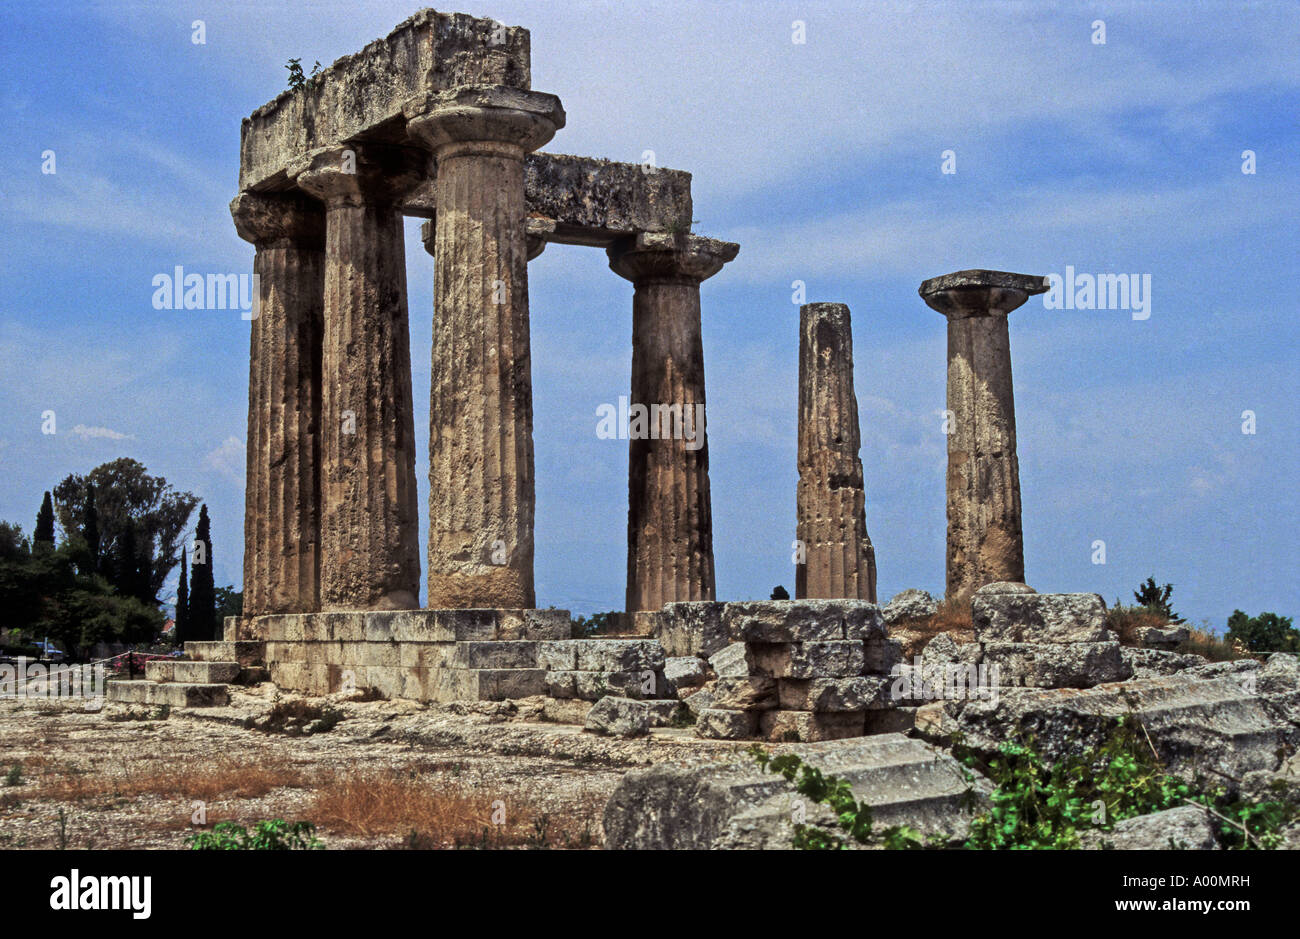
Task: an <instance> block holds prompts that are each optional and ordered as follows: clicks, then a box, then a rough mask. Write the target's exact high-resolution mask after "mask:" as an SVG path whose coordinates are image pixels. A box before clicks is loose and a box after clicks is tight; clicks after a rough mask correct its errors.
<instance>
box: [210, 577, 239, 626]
mask: <svg viewBox="0 0 1300 939" xmlns="http://www.w3.org/2000/svg"><path fill="white" fill-rule="evenodd" d="M243 613H244V591H242V590H236V589H235V585H234V584H226V586H224V587H218V588H217V626H221V625H222V624H224V623H225V620H226V617H227V616H242V615H243Z"/></svg>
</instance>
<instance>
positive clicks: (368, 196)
mask: <svg viewBox="0 0 1300 939" xmlns="http://www.w3.org/2000/svg"><path fill="white" fill-rule="evenodd" d="M288 174H289V175H290V176H291V177H292V178H293V180H294V182H295V183H296V184H297V185H298V187H299V188H301V189H302V190H304V191H305V192H307V193H310V194H311V195H313V196H315V197H317V198H318V199H321V200H322V201H324V202H325V204H326V205H327V206H329V207H335V206H359V205H362V204H363V203H367V202H392V203H398V202H400V201H401V200H402V199H404V198H405V197H406V195H407V194H408V193H409V192H410V191H411V189H413V188H414V187H415V186H416V185H418V184H419V183H420V182H421V181H423V180H424V179H426V178H427V177H428V176H429V175H431V174H430V172H429V156H428V154H427V153H424V152H423V151H420V150H416V149H414V148H411V147H396V146H388V145H383V144H352V145H347V146H337V147H322V148H320V149H318V150H313V151H311V152H310V153H308V154H307V155H306V156H304V157H303V158H302V159H301V160H299V161H297V162H296V163H294V164H292V165H291V166H290V167H289V169H288Z"/></svg>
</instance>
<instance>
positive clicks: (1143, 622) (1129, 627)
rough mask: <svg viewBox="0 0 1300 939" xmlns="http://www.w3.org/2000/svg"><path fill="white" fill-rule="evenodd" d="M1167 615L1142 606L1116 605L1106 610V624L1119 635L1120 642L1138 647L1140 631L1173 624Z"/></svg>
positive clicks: (1131, 646) (1123, 644)
mask: <svg viewBox="0 0 1300 939" xmlns="http://www.w3.org/2000/svg"><path fill="white" fill-rule="evenodd" d="M1171 622H1172V621H1171V620H1170V619H1169V617H1167V616H1162V615H1161V614H1159V613H1156V612H1155V611H1153V610H1149V609H1147V608H1146V607H1142V606H1121V605H1118V604H1117V605H1115V606H1113V607H1111V608H1110V609H1109V610H1107V611H1106V626H1107V628H1109V629H1111V630H1113V631H1114V632H1115V634H1116V635H1117V636H1118V637H1119V644H1120V645H1122V646H1128V647H1130V648H1136V647H1137V646H1139V645H1141V642H1140V641H1139V638H1138V631H1139V630H1142V629H1146V628H1147V627H1148V626H1154V627H1156V628H1158V629H1163V628H1165V627H1166V626H1169V625H1171Z"/></svg>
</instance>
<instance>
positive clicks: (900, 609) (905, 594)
mask: <svg viewBox="0 0 1300 939" xmlns="http://www.w3.org/2000/svg"><path fill="white" fill-rule="evenodd" d="M880 612H881V616H882V617H883V618H884V620H885V625H886V626H893V625H894V624H895V623H904V622H907V621H909V620H918V619H925V618H926V617H929V616H933V615H934V614H935V613H937V612H939V601H938V600H936V599H935V598H934V597H933V596H931V595H930V594H929V593H927V592H926V591H924V590H904V591H902V592H901V593H896V594H894V596H893V597H892V598H891V599H890V601H889V602H888V603H886V604H885V607H884V609H883V610H881V611H880Z"/></svg>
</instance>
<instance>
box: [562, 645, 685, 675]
mask: <svg viewBox="0 0 1300 939" xmlns="http://www.w3.org/2000/svg"><path fill="white" fill-rule="evenodd" d="M574 649H575V652H576V657H577V668H578V671H591V672H627V671H651V672H653V671H662V669H663V667H664V660H665V659H666V656H665V655H664V650H663V646H661V645H660V644H659V643H658V641H657V640H654V639H579V640H575V646H574Z"/></svg>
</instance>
